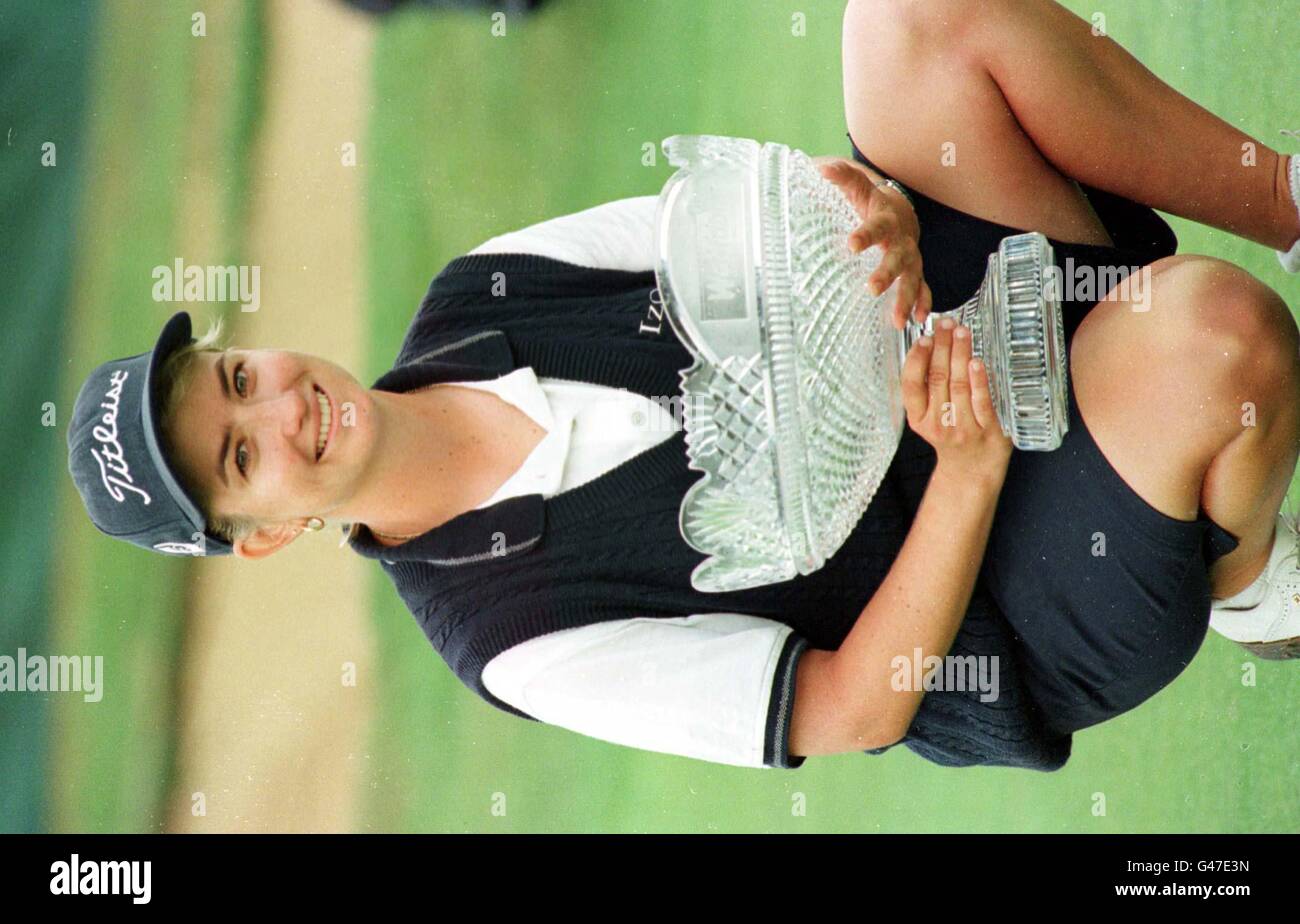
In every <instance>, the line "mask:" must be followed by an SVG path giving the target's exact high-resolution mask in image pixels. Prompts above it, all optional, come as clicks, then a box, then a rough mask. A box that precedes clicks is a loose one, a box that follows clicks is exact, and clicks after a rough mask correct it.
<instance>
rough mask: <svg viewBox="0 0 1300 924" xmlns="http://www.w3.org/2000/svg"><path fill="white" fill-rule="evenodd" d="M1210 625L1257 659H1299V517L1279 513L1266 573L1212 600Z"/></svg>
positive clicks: (1285, 512)
mask: <svg viewBox="0 0 1300 924" xmlns="http://www.w3.org/2000/svg"><path fill="white" fill-rule="evenodd" d="M1210 628H1211V629H1213V630H1214V631H1215V632H1218V633H1219V634H1220V635H1222V636H1224V637H1226V638H1230V639H1232V640H1233V641H1234V642H1237V643H1239V644H1240V645H1241V646H1242V647H1243V648H1245V649H1246V650H1247V651H1249V652H1251V653H1252V654H1254V655H1257V656H1258V657H1261V658H1267V659H1269V660H1273V661H1280V660H1285V659H1287V658H1300V515H1298V514H1297V513H1294V512H1287V511H1286V510H1285V509H1284V510H1282V511H1279V512H1278V515H1277V524H1276V527H1275V530H1274V533H1273V550H1272V552H1271V553H1270V554H1269V556H1268V564H1267V565H1265V566H1264V571H1263V573H1262V574H1260V576H1259V577H1258V578H1257V579H1256V580H1255V581H1254V583H1252V584H1251V585H1250V586H1249V587H1247V588H1246V589H1245V590H1243V591H1241V592H1240V593H1237V594H1234V595H1233V596H1231V597H1228V598H1227V599H1225V600H1214V601H1213V602H1212V604H1211V606H1210Z"/></svg>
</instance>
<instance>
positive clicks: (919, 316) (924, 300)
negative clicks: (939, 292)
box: [916, 275, 934, 324]
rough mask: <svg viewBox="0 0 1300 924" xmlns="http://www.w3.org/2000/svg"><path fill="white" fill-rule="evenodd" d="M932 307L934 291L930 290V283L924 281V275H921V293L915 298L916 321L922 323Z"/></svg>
mask: <svg viewBox="0 0 1300 924" xmlns="http://www.w3.org/2000/svg"><path fill="white" fill-rule="evenodd" d="M933 308H934V293H933V292H931V291H930V284H929V283H928V282H926V281H925V277H924V275H922V277H921V294H920V295H919V296H918V297H917V299H916V323H917V324H924V323H925V319H926V318H928V317H929V316H930V311H931V310H932V309H933Z"/></svg>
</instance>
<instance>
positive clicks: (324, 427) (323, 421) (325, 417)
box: [316, 391, 330, 459]
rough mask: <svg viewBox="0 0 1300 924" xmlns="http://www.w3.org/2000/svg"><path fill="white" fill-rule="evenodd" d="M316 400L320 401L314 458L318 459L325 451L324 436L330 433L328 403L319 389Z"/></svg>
mask: <svg viewBox="0 0 1300 924" xmlns="http://www.w3.org/2000/svg"><path fill="white" fill-rule="evenodd" d="M316 400H317V401H318V402H320V433H318V434H317V435H316V458H318V459H319V458H320V457H321V453H323V452H324V451H325V438H326V437H327V436H329V433H330V403H329V399H328V398H326V397H325V395H323V394H322V393H321V392H319V391H318V392H316Z"/></svg>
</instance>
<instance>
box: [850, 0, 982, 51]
mask: <svg viewBox="0 0 1300 924" xmlns="http://www.w3.org/2000/svg"><path fill="white" fill-rule="evenodd" d="M979 5H980V4H976V3H971V2H969V0H849V2H848V5H847V6H846V7H845V8H844V20H845V25H846V26H848V25H850V24H851V23H852V24H855V25H859V26H863V27H867V28H869V30H870V31H869V33H868V34H871V35H875V36H880V35H881V34H882V33H888V32H891V31H895V32H899V33H903V34H906V35H909V36H913V37H916V38H921V39H925V40H926V41H925V42H923V43H922V44H921V46H920V47H930V48H932V47H940V46H941V47H944V48H948V49H951V48H952V45H953V42H954V41H955V39H956V38H957V37H958V36H960V35H962V34H964V33H965V31H966V30H967V28H968V27H969V26H970V24H971V22H972V19H973V16H974V13H975V11H974V10H973V8H974V7H977V6H979ZM846 34H847V33H846Z"/></svg>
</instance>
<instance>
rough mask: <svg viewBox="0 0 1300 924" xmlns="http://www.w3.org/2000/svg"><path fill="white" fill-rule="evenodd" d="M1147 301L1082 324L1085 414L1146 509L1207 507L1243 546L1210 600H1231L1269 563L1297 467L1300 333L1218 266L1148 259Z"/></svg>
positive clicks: (1176, 511)
mask: <svg viewBox="0 0 1300 924" xmlns="http://www.w3.org/2000/svg"><path fill="white" fill-rule="evenodd" d="M1150 299H1151V302H1150V310H1148V311H1135V310H1133V308H1134V306H1133V305H1132V304H1131V303H1130V302H1127V301H1124V300H1122V299H1116V300H1109V301H1103V302H1100V303H1098V304H1097V305H1096V306H1095V307H1094V308H1093V309H1092V311H1090V312H1089V313H1088V316H1087V317H1086V318H1084V320H1083V322H1082V323H1081V324H1080V325H1079V329H1078V330H1077V331H1076V332H1075V336H1074V340H1073V341H1072V343H1071V349H1070V374H1071V375H1072V376H1074V389H1075V396H1076V398H1077V399H1078V402H1079V413H1080V415H1081V416H1082V417H1083V419H1084V421H1085V423H1086V424H1087V427H1088V431H1089V432H1090V433H1091V434H1092V436H1093V439H1094V440H1096V442H1097V445H1098V447H1099V448H1100V449H1101V450H1102V453H1103V455H1105V456H1106V458H1107V459H1108V460H1109V461H1110V463H1111V465H1112V467H1114V468H1115V470H1116V471H1117V472H1118V473H1119V474H1120V476H1121V477H1122V478H1123V479H1124V480H1125V481H1126V482H1127V483H1128V484H1129V486H1130V487H1132V488H1133V489H1134V490H1135V491H1136V492H1137V493H1138V494H1139V496H1141V497H1142V498H1143V499H1144V500H1146V501H1147V502H1148V503H1150V504H1151V505H1152V506H1153V507H1155V508H1156V509H1157V510H1160V511H1161V512H1162V513H1165V514H1167V515H1169V516H1172V517H1176V518H1178V519H1183V520H1191V519H1194V518H1195V517H1196V514H1197V510H1198V508H1204V510H1205V512H1206V513H1207V514H1208V515H1209V517H1210V519H1212V520H1214V522H1216V523H1218V524H1219V525H1220V526H1222V527H1223V528H1224V529H1226V530H1228V532H1230V533H1232V534H1233V535H1234V536H1237V537H1238V539H1239V540H1240V545H1239V546H1238V547H1237V548H1236V549H1235V550H1234V551H1233V552H1232V553H1231V554H1229V555H1225V556H1223V557H1222V558H1220V559H1219V560H1218V561H1216V562H1215V563H1214V565H1213V566H1211V569H1210V583H1211V588H1212V591H1213V593H1214V595H1215V596H1216V597H1220V598H1222V597H1228V596H1231V595H1232V594H1234V593H1236V592H1237V591H1239V590H1242V589H1243V588H1245V587H1246V586H1247V585H1248V584H1250V582H1251V581H1253V580H1254V579H1255V578H1256V577H1258V576H1259V574H1260V572H1261V570H1262V569H1263V567H1264V564H1265V563H1266V562H1267V559H1268V553H1269V550H1270V548H1271V545H1272V539H1273V526H1274V519H1275V517H1276V515H1277V511H1278V510H1279V509H1280V508H1281V505H1282V500H1283V498H1284V497H1285V496H1286V492H1287V488H1288V486H1289V485H1290V483H1291V479H1292V476H1293V474H1294V472H1295V465H1296V458H1297V454H1298V453H1300V410H1298V408H1300V331H1297V328H1296V324H1295V321H1294V320H1293V319H1292V318H1291V315H1290V312H1289V311H1288V310H1287V308H1286V306H1285V304H1283V303H1282V301H1281V299H1279V298H1278V297H1277V295H1276V294H1275V293H1274V292H1272V290H1270V289H1268V288H1267V287H1266V286H1264V285H1263V284H1261V283H1260V282H1259V281H1258V280H1256V279H1254V277H1252V276H1250V274H1248V273H1246V272H1245V271H1244V270H1242V269H1240V268H1238V267H1236V266H1233V265H1232V264H1230V263H1225V262H1223V261H1221V260H1216V259H1213V258H1210V257H1201V256H1188V255H1184V256H1177V257H1168V258H1166V259H1164V260H1159V261H1157V262H1156V263H1154V264H1152V281H1151V293H1150ZM1225 308H1227V309H1229V310H1227V311H1225Z"/></svg>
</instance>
